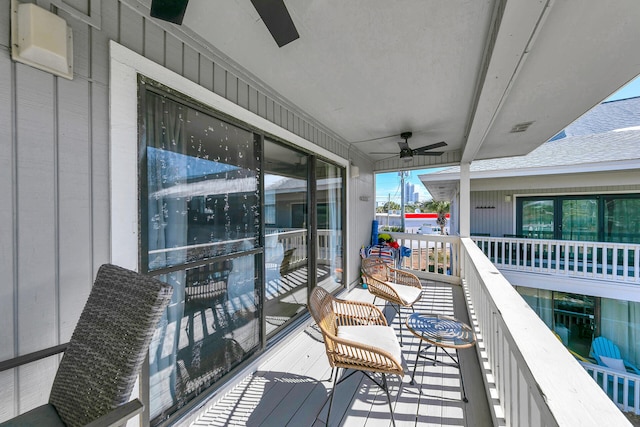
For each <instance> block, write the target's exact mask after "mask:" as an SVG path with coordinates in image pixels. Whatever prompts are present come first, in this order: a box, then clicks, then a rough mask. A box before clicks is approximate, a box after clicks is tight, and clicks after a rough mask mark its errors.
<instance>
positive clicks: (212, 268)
mask: <svg viewBox="0 0 640 427" xmlns="http://www.w3.org/2000/svg"><path fill="white" fill-rule="evenodd" d="M143 80H144V84H140V85H139V88H140V90H139V100H140V117H139V120H140V121H139V124H140V127H139V135H140V141H139V142H140V146H139V150H138V153H139V188H140V192H139V196H140V198H139V207H140V210H139V222H140V242H139V254H140V259H139V262H140V270H141V271H142V272H143V273H147V274H149V275H152V276H155V277H158V278H159V279H160V280H162V281H165V282H167V283H169V284H171V285H172V286H173V288H174V293H173V300H172V302H171V304H170V306H169V307H168V308H167V310H166V312H165V314H164V316H163V318H162V320H161V321H160V324H159V327H158V329H157V332H156V334H155V336H154V340H153V342H152V343H151V345H150V347H149V364H148V371H145V372H146V375H144V377H143V378H144V379H143V381H145V383H144V384H143V391H144V392H148V405H147V407H148V410H149V421H150V424H151V425H158V424H161V423H163V422H164V421H166V420H167V419H169V420H170V417H171V416H172V415H174V414H176V412H178V411H179V410H180V408H183V407H184V406H185V405H188V404H190V402H192V401H197V399H198V398H199V396H200V398H201V397H202V395H203V394H206V393H205V392H206V391H207V390H208V389H211V388H212V387H215V386H216V385H217V384H219V383H220V380H221V379H222V378H223V377H225V376H228V375H230V374H231V373H232V371H234V369H236V368H240V367H241V366H242V364H243V363H245V362H246V361H247V360H248V359H249V358H250V357H251V356H252V355H254V354H255V353H256V352H259V351H261V350H263V349H264V348H266V343H267V342H268V341H269V340H271V339H274V338H277V337H279V336H280V335H281V334H284V333H287V331H288V329H287V328H286V327H287V326H289V325H292V324H294V321H295V320H296V319H300V318H301V316H302V315H304V314H305V313H306V312H307V298H308V295H309V290H310V289H312V288H313V287H314V286H316V285H320V286H323V287H325V288H327V289H329V290H330V291H332V292H334V291H336V290H338V289H339V288H340V286H342V283H343V268H344V267H343V260H342V251H343V216H344V193H345V191H344V168H341V167H338V166H336V165H333V164H331V163H329V162H327V161H324V160H320V159H317V158H316V157H315V156H314V155H313V154H312V153H309V152H305V151H303V150H300V149H296V148H294V147H292V146H291V145H287V144H286V143H283V142H280V141H274V140H270V139H269V138H267V137H266V136H265V135H264V134H262V133H261V132H259V131H258V130H256V129H251V128H248V127H243V125H242V124H241V123H236V122H234V121H233V120H232V119H228V118H224V119H223V118H221V117H218V116H217V115H216V114H215V113H214V112H213V111H210V110H209V109H207V108H206V107H204V106H201V105H197V104H195V103H194V102H193V101H191V100H189V99H188V98H186V97H183V96H181V95H179V94H176V93H174V92H172V91H171V90H169V89H167V88H164V87H162V86H160V85H158V84H157V83H155V82H152V81H147V80H146V79H143ZM143 394H144V393H143ZM192 404H196V403H195V402H193V403H192Z"/></svg>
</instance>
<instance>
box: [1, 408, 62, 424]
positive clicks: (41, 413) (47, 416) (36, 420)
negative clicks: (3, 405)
mask: <svg viewBox="0 0 640 427" xmlns="http://www.w3.org/2000/svg"><path fill="white" fill-rule="evenodd" d="M0 426H2V427H4V426H7V427H8V426H16V427H65V423H63V422H62V420H61V419H60V417H59V416H58V412H56V409H55V408H54V407H53V405H50V404H47V405H42V406H38V407H37V408H35V409H32V410H30V411H29V412H25V413H24V414H22V415H18V416H17V417H15V418H13V419H11V420H9V421H5V422H4V423H0Z"/></svg>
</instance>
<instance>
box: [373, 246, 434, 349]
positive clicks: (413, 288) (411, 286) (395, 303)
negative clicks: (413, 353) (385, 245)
mask: <svg viewBox="0 0 640 427" xmlns="http://www.w3.org/2000/svg"><path fill="white" fill-rule="evenodd" d="M362 272H363V273H364V278H365V281H366V283H367V289H368V290H369V292H370V293H371V294H373V296H374V298H373V303H374V304H375V302H376V298H378V297H380V298H382V299H383V300H385V301H388V302H389V303H390V304H391V306H392V307H393V309H394V310H395V311H396V313H398V320H399V321H400V345H402V324H403V323H404V322H403V321H402V313H401V311H400V310H401V307H410V308H411V310H412V311H413V305H414V304H415V303H416V302H417V301H418V300H420V297H421V296H422V285H421V284H420V279H418V277H416V275H415V274H412V273H409V272H408V271H404V270H399V269H397V268H393V267H391V266H390V265H389V264H387V263H386V262H384V261H383V260H381V259H378V258H374V257H370V258H364V259H363V260H362Z"/></svg>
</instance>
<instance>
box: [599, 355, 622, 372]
mask: <svg viewBox="0 0 640 427" xmlns="http://www.w3.org/2000/svg"><path fill="white" fill-rule="evenodd" d="M600 360H602V363H604V364H605V366H607V367H608V368H611V369H613V370H614V371H618V372H627V368H625V367H624V361H623V360H622V359H614V358H613V357H607V356H600Z"/></svg>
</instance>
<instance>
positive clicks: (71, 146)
mask: <svg viewBox="0 0 640 427" xmlns="http://www.w3.org/2000/svg"><path fill="white" fill-rule="evenodd" d="M57 82H58V101H57V109H58V113H57V119H58V123H57V128H58V137H57V140H58V161H57V173H58V194H57V197H58V202H57V206H58V214H57V218H58V242H57V244H58V247H59V249H60V253H59V255H58V264H59V290H58V292H59V297H58V298H59V300H60V314H59V328H60V329H59V331H58V334H59V341H60V342H67V341H69V339H70V338H71V334H72V333H73V329H74V328H75V325H76V323H77V322H78V318H79V317H80V312H81V311H82V308H83V307H84V303H85V302H86V300H87V297H88V296H89V291H90V290H91V283H92V282H93V268H92V259H91V251H88V250H87V248H88V247H91V175H90V174H91V152H90V145H91V141H90V139H89V135H90V134H89V126H90V117H89V114H90V111H91V110H90V108H89V101H90V99H89V83H88V82H87V81H85V80H79V81H77V82H70V81H68V80H64V79H58V81H57Z"/></svg>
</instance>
